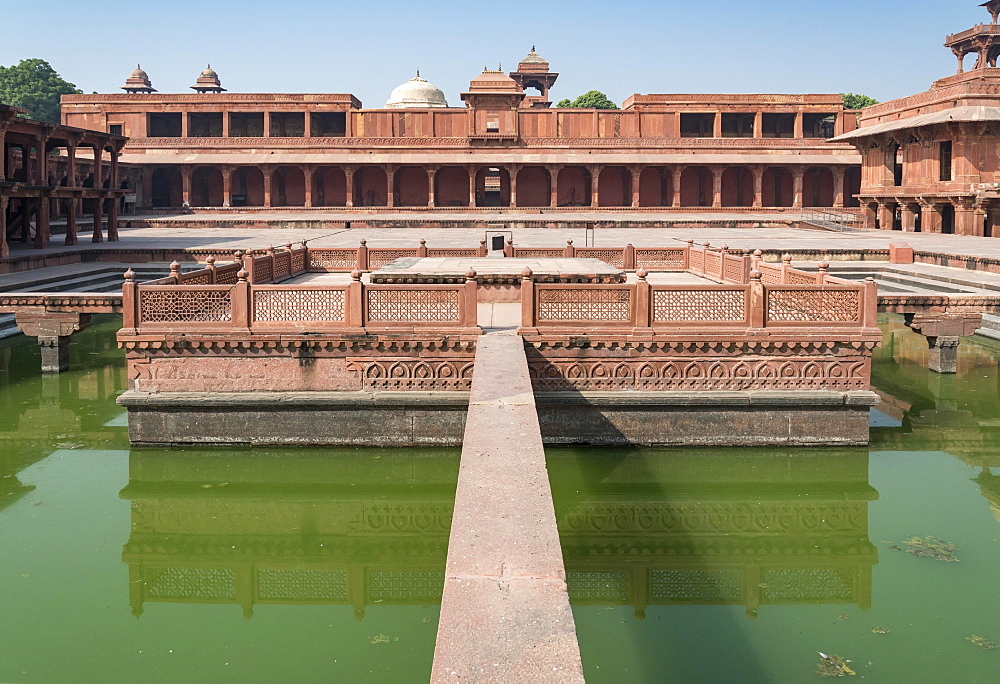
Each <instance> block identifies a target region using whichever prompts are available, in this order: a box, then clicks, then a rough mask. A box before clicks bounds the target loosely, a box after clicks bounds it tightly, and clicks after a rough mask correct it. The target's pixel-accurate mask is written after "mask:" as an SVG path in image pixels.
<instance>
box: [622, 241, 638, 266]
mask: <svg viewBox="0 0 1000 684" xmlns="http://www.w3.org/2000/svg"><path fill="white" fill-rule="evenodd" d="M622 269H623V270H625V271H634V270H635V247H633V246H632V243H629V244H627V245H625V254H624V255H622Z"/></svg>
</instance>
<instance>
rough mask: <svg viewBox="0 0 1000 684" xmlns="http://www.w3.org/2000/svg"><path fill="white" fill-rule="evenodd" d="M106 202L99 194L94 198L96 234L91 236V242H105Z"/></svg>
mask: <svg viewBox="0 0 1000 684" xmlns="http://www.w3.org/2000/svg"><path fill="white" fill-rule="evenodd" d="M103 204H104V202H103V201H102V200H101V195H100V193H98V195H97V197H95V198H94V234H93V236H91V238H90V241H91V242H104V226H103V225H102V223H103V220H104V219H103V217H102V215H101V214H102V212H103V211H104V207H103Z"/></svg>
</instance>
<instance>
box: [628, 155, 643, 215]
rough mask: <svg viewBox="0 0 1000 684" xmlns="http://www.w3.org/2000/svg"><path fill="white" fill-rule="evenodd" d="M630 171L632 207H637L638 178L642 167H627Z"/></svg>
mask: <svg viewBox="0 0 1000 684" xmlns="http://www.w3.org/2000/svg"><path fill="white" fill-rule="evenodd" d="M629 171H630V172H631V173H632V208H633V209H637V208H638V207H639V179H640V177H641V176H642V168H641V167H637V166H633V167H631V168H629Z"/></svg>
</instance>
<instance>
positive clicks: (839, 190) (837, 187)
mask: <svg viewBox="0 0 1000 684" xmlns="http://www.w3.org/2000/svg"><path fill="white" fill-rule="evenodd" d="M846 175H847V174H846V172H845V171H844V169H841V168H835V169H833V208H834V209H843V208H844V179H845V177H846Z"/></svg>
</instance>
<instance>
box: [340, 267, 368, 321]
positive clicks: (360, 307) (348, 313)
mask: <svg viewBox="0 0 1000 684" xmlns="http://www.w3.org/2000/svg"><path fill="white" fill-rule="evenodd" d="M344 319H345V321H344V322H345V323H347V325H348V327H351V328H363V327H364V326H365V288H364V283H362V282H361V270H360V269H357V268H356V269H354V270H353V271H351V283H350V285H348V286H347V297H346V302H345V304H344Z"/></svg>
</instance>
